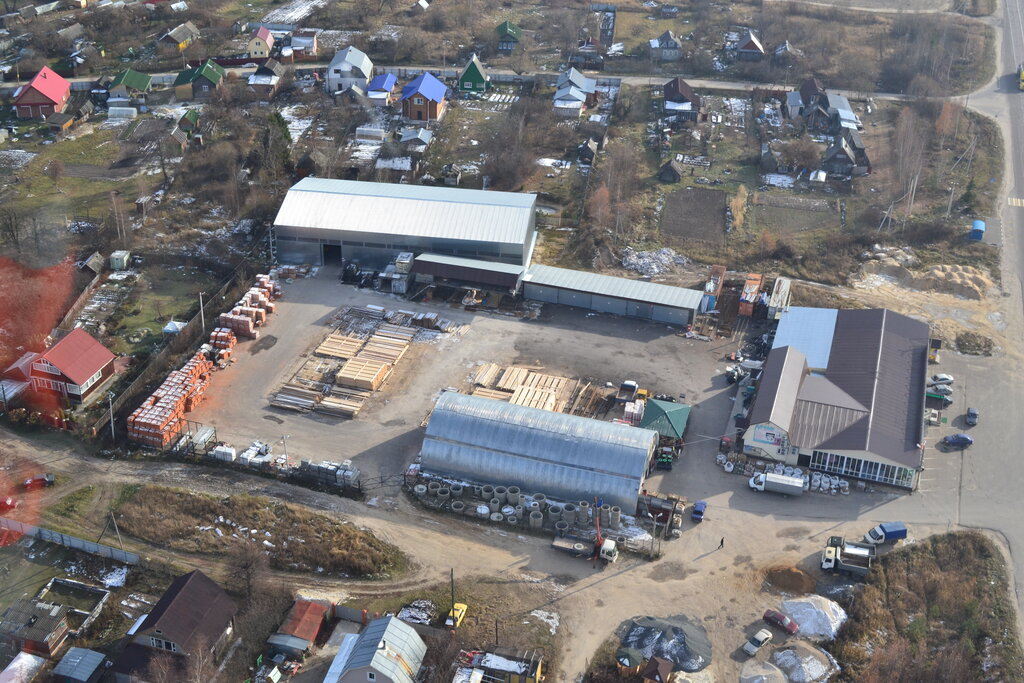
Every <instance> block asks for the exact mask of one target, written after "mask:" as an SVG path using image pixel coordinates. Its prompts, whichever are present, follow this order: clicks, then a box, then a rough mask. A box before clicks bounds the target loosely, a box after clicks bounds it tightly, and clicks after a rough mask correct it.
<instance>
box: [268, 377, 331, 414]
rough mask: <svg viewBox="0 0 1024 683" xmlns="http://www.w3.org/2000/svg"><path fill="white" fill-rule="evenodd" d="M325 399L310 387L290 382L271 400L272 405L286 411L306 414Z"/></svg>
mask: <svg viewBox="0 0 1024 683" xmlns="http://www.w3.org/2000/svg"><path fill="white" fill-rule="evenodd" d="M321 399H323V394H321V393H320V392H319V391H316V390H314V389H310V388H309V387H306V386H303V385H301V384H297V383H295V382H289V383H288V384H285V385H284V386H283V387H281V388H280V389H278V390H277V393H276V394H274V395H273V396H272V397H271V398H270V405H272V406H276V407H278V408H284V409H285V410H295V411H298V412H305V411H307V410H312V409H313V408H314V407H315V406H316V405H317V404H318V403H319V402H320V401H321Z"/></svg>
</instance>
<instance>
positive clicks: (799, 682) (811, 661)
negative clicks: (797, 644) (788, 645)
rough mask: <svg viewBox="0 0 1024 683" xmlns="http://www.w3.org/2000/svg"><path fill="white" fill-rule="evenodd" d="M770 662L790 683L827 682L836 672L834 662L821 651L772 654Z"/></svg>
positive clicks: (793, 650)
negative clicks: (783, 673)
mask: <svg viewBox="0 0 1024 683" xmlns="http://www.w3.org/2000/svg"><path fill="white" fill-rule="evenodd" d="M772 662H773V663H774V664H775V665H776V666H777V667H779V668H780V669H782V671H783V672H785V674H786V679H787V680H789V681H790V682H791V683H817V682H818V681H827V680H828V679H829V678H831V677H832V674H833V673H835V672H836V671H837V670H838V666H835V665H834V664H835V660H833V659H832V657H831V656H830V655H828V653H826V652H824V651H822V650H811V649H810V648H806V649H805V648H799V649H798V648H793V649H787V650H778V651H776V652H773V653H772Z"/></svg>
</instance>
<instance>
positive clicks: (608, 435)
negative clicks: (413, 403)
mask: <svg viewBox="0 0 1024 683" xmlns="http://www.w3.org/2000/svg"><path fill="white" fill-rule="evenodd" d="M657 444H658V433H657V432H655V431H652V430H650V429H641V428H638V427H630V426H629V425H623V424H616V423H613V422H602V421H600V420H592V419H590V418H586V417H578V416H576V415H566V414H565V413H554V412H550V411H547V410H540V409H537V408H527V407H525V406H518V405H513V404H511V403H506V402H504V401H497V400H494V399H489V398H481V397H479V396H469V395H467V394H460V393H458V392H454V391H448V392H445V393H444V394H442V395H441V397H440V398H439V399H438V400H437V405H435V406H434V411H433V412H432V413H431V415H430V422H429V423H428V424H427V432H426V436H425V437H424V439H423V447H422V449H421V450H420V465H421V467H422V468H423V471H424V472H425V473H427V474H434V475H438V476H442V477H450V478H454V479H459V480H463V481H467V482H473V483H477V484H491V485H501V486H518V487H519V488H520V489H522V490H523V491H524V492H530V493H544V494H545V495H547V496H549V497H550V498H552V499H556V500H562V501H567V502H568V501H577V500H591V499H593V498H595V497H596V498H599V499H602V500H603V501H604V502H605V503H608V504H610V505H618V506H619V507H621V508H622V510H623V512H626V513H627V514H633V512H634V511H635V510H636V505H637V497H638V496H639V495H640V492H641V490H642V489H643V486H644V480H645V479H646V477H647V473H648V471H649V470H650V465H651V459H652V457H653V456H654V451H655V448H656V446H657Z"/></svg>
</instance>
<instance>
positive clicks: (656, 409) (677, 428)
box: [640, 398, 690, 439]
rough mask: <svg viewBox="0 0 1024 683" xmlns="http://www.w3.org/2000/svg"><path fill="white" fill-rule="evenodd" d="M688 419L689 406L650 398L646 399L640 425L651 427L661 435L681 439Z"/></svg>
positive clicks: (646, 427)
mask: <svg viewBox="0 0 1024 683" xmlns="http://www.w3.org/2000/svg"><path fill="white" fill-rule="evenodd" d="M689 421H690V406H688V405H686V404H683V403H672V402H671V401H659V400H658V399H656V398H652V399H651V400H649V401H647V406H646V407H645V409H644V416H643V417H642V418H641V419H640V426H641V427H644V428H645V429H653V430H654V431H656V432H658V433H659V434H661V435H662V436H667V437H670V438H673V439H681V438H683V434H685V433H686V423H687V422H689Z"/></svg>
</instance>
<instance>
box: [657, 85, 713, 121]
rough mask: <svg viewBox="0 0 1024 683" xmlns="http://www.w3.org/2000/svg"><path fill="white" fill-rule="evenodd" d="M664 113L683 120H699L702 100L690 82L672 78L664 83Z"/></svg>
mask: <svg viewBox="0 0 1024 683" xmlns="http://www.w3.org/2000/svg"><path fill="white" fill-rule="evenodd" d="M663 91H664V93H665V113H666V114H670V115H672V114H674V115H675V116H677V117H679V118H680V119H682V120H685V121H699V120H701V118H702V116H703V109H702V107H703V102H702V101H701V99H700V96H698V95H697V93H695V92H694V91H693V88H691V87H690V84H689V83H687V82H686V81H684V80H683V79H681V78H673V79H672V80H671V81H669V82H668V83H666V84H665V87H664V88H663Z"/></svg>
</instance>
